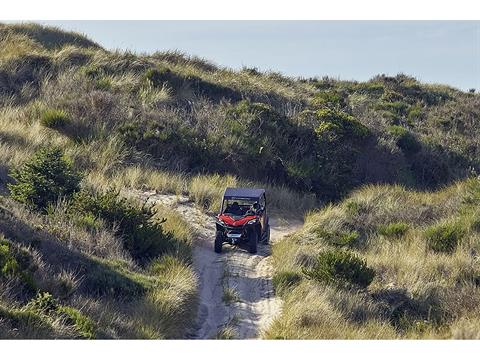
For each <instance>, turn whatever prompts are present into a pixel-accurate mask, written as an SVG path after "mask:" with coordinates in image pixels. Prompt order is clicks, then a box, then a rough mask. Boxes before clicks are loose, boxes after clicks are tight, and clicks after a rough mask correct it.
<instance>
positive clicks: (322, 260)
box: [303, 249, 375, 287]
mask: <svg viewBox="0 0 480 360" xmlns="http://www.w3.org/2000/svg"><path fill="white" fill-rule="evenodd" d="M303 273H304V274H305V275H306V276H307V277H308V278H310V279H312V280H316V281H318V282H321V283H325V284H336V285H340V286H344V285H348V284H353V285H357V286H360V287H367V286H368V285H370V283H371V282H372V281H373V278H374V276H375V271H374V270H373V269H371V268H369V267H368V266H367V263H366V261H365V260H362V259H360V258H359V257H358V256H357V255H355V254H353V253H352V252H350V251H346V250H340V249H334V250H325V251H323V252H322V253H320V254H319V255H318V256H317V259H316V264H315V265H314V266H313V267H312V268H303Z"/></svg>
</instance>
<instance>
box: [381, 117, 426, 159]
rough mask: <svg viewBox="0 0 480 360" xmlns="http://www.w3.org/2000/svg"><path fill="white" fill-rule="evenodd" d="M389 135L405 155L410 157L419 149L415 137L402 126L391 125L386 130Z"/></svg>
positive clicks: (419, 145)
mask: <svg viewBox="0 0 480 360" xmlns="http://www.w3.org/2000/svg"><path fill="white" fill-rule="evenodd" d="M388 131H389V133H390V134H391V135H392V136H393V137H394V138H395V139H396V142H397V145H398V147H399V148H400V149H402V151H403V152H404V153H405V155H408V156H411V155H413V154H415V153H417V152H419V151H420V149H421V147H422V146H421V144H420V143H419V142H418V140H417V139H416V138H415V136H414V135H413V134H412V133H411V132H409V131H408V130H407V129H405V128H404V127H402V126H398V125H393V126H390V127H389V128H388Z"/></svg>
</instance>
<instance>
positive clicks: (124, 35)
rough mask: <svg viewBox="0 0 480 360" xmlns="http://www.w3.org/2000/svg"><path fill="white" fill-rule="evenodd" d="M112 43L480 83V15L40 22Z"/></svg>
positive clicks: (357, 75) (307, 69)
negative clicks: (462, 17)
mask: <svg viewBox="0 0 480 360" xmlns="http://www.w3.org/2000/svg"><path fill="white" fill-rule="evenodd" d="M39 22H41V23H45V24H49V25H56V26H59V27H61V28H64V29H68V30H76V31H80V32H82V33H84V34H86V35H88V36H89V37H90V38H92V39H93V40H95V41H97V42H98V43H100V44H101V45H102V46H104V47H106V48H108V49H129V50H132V51H135V52H148V53H150V52H154V51H157V50H173V49H178V50H181V51H183V52H186V53H188V54H192V55H198V56H200V57H203V58H206V59H209V60H211V61H213V62H214V63H216V64H219V65H223V66H227V67H231V68H241V67H242V66H249V67H258V68H259V69H260V70H273V71H280V72H282V73H284V74H286V75H290V76H302V77H313V76H320V77H321V76H324V75H328V76H332V77H336V78H340V79H345V80H352V79H353V80H368V79H369V78H371V77H372V76H374V75H376V74H380V73H385V74H391V75H394V74H397V73H399V72H403V73H406V74H409V75H413V76H415V77H417V78H418V79H419V80H421V81H425V82H430V83H444V84H448V85H451V86H454V87H457V88H460V89H463V90H468V89H469V88H476V89H480V21H475V22H472V21H470V22H468V21H39Z"/></svg>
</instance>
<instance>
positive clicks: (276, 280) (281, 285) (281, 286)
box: [272, 271, 302, 296]
mask: <svg viewBox="0 0 480 360" xmlns="http://www.w3.org/2000/svg"><path fill="white" fill-rule="evenodd" d="M301 280H302V276H301V275H300V274H298V273H296V272H294V271H281V272H278V273H275V275H273V279H272V284H273V288H274V289H275V292H276V293H277V294H278V295H280V296H282V295H283V294H285V293H286V292H287V291H289V290H291V289H292V288H293V287H294V286H296V285H297V284H298V283H299V282H300V281H301Z"/></svg>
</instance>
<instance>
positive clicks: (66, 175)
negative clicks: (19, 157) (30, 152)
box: [8, 148, 81, 210]
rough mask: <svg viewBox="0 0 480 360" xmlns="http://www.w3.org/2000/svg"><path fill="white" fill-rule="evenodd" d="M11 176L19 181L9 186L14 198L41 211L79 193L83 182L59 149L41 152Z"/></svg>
mask: <svg viewBox="0 0 480 360" xmlns="http://www.w3.org/2000/svg"><path fill="white" fill-rule="evenodd" d="M10 176H11V177H12V178H13V179H14V180H15V183H14V184H8V188H9V189H10V194H11V196H12V198H13V199H14V200H16V201H19V202H21V203H24V204H27V205H29V206H32V207H34V208H36V209H39V210H46V208H47V207H48V205H50V204H52V203H54V202H56V201H57V200H58V198H59V197H62V196H63V197H69V196H71V195H72V194H74V193H75V192H77V191H78V190H79V184H80V180H81V177H80V176H79V174H78V173H77V172H75V171H74V170H73V168H72V165H71V163H70V162H69V161H68V160H67V159H66V158H65V157H64V156H63V152H62V150H60V149H59V148H46V149H42V150H40V151H38V152H37V153H36V154H35V155H34V156H33V157H32V158H31V159H30V160H29V161H27V162H26V163H25V164H24V165H23V166H22V167H21V168H20V169H17V170H13V171H12V172H11V174H10Z"/></svg>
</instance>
